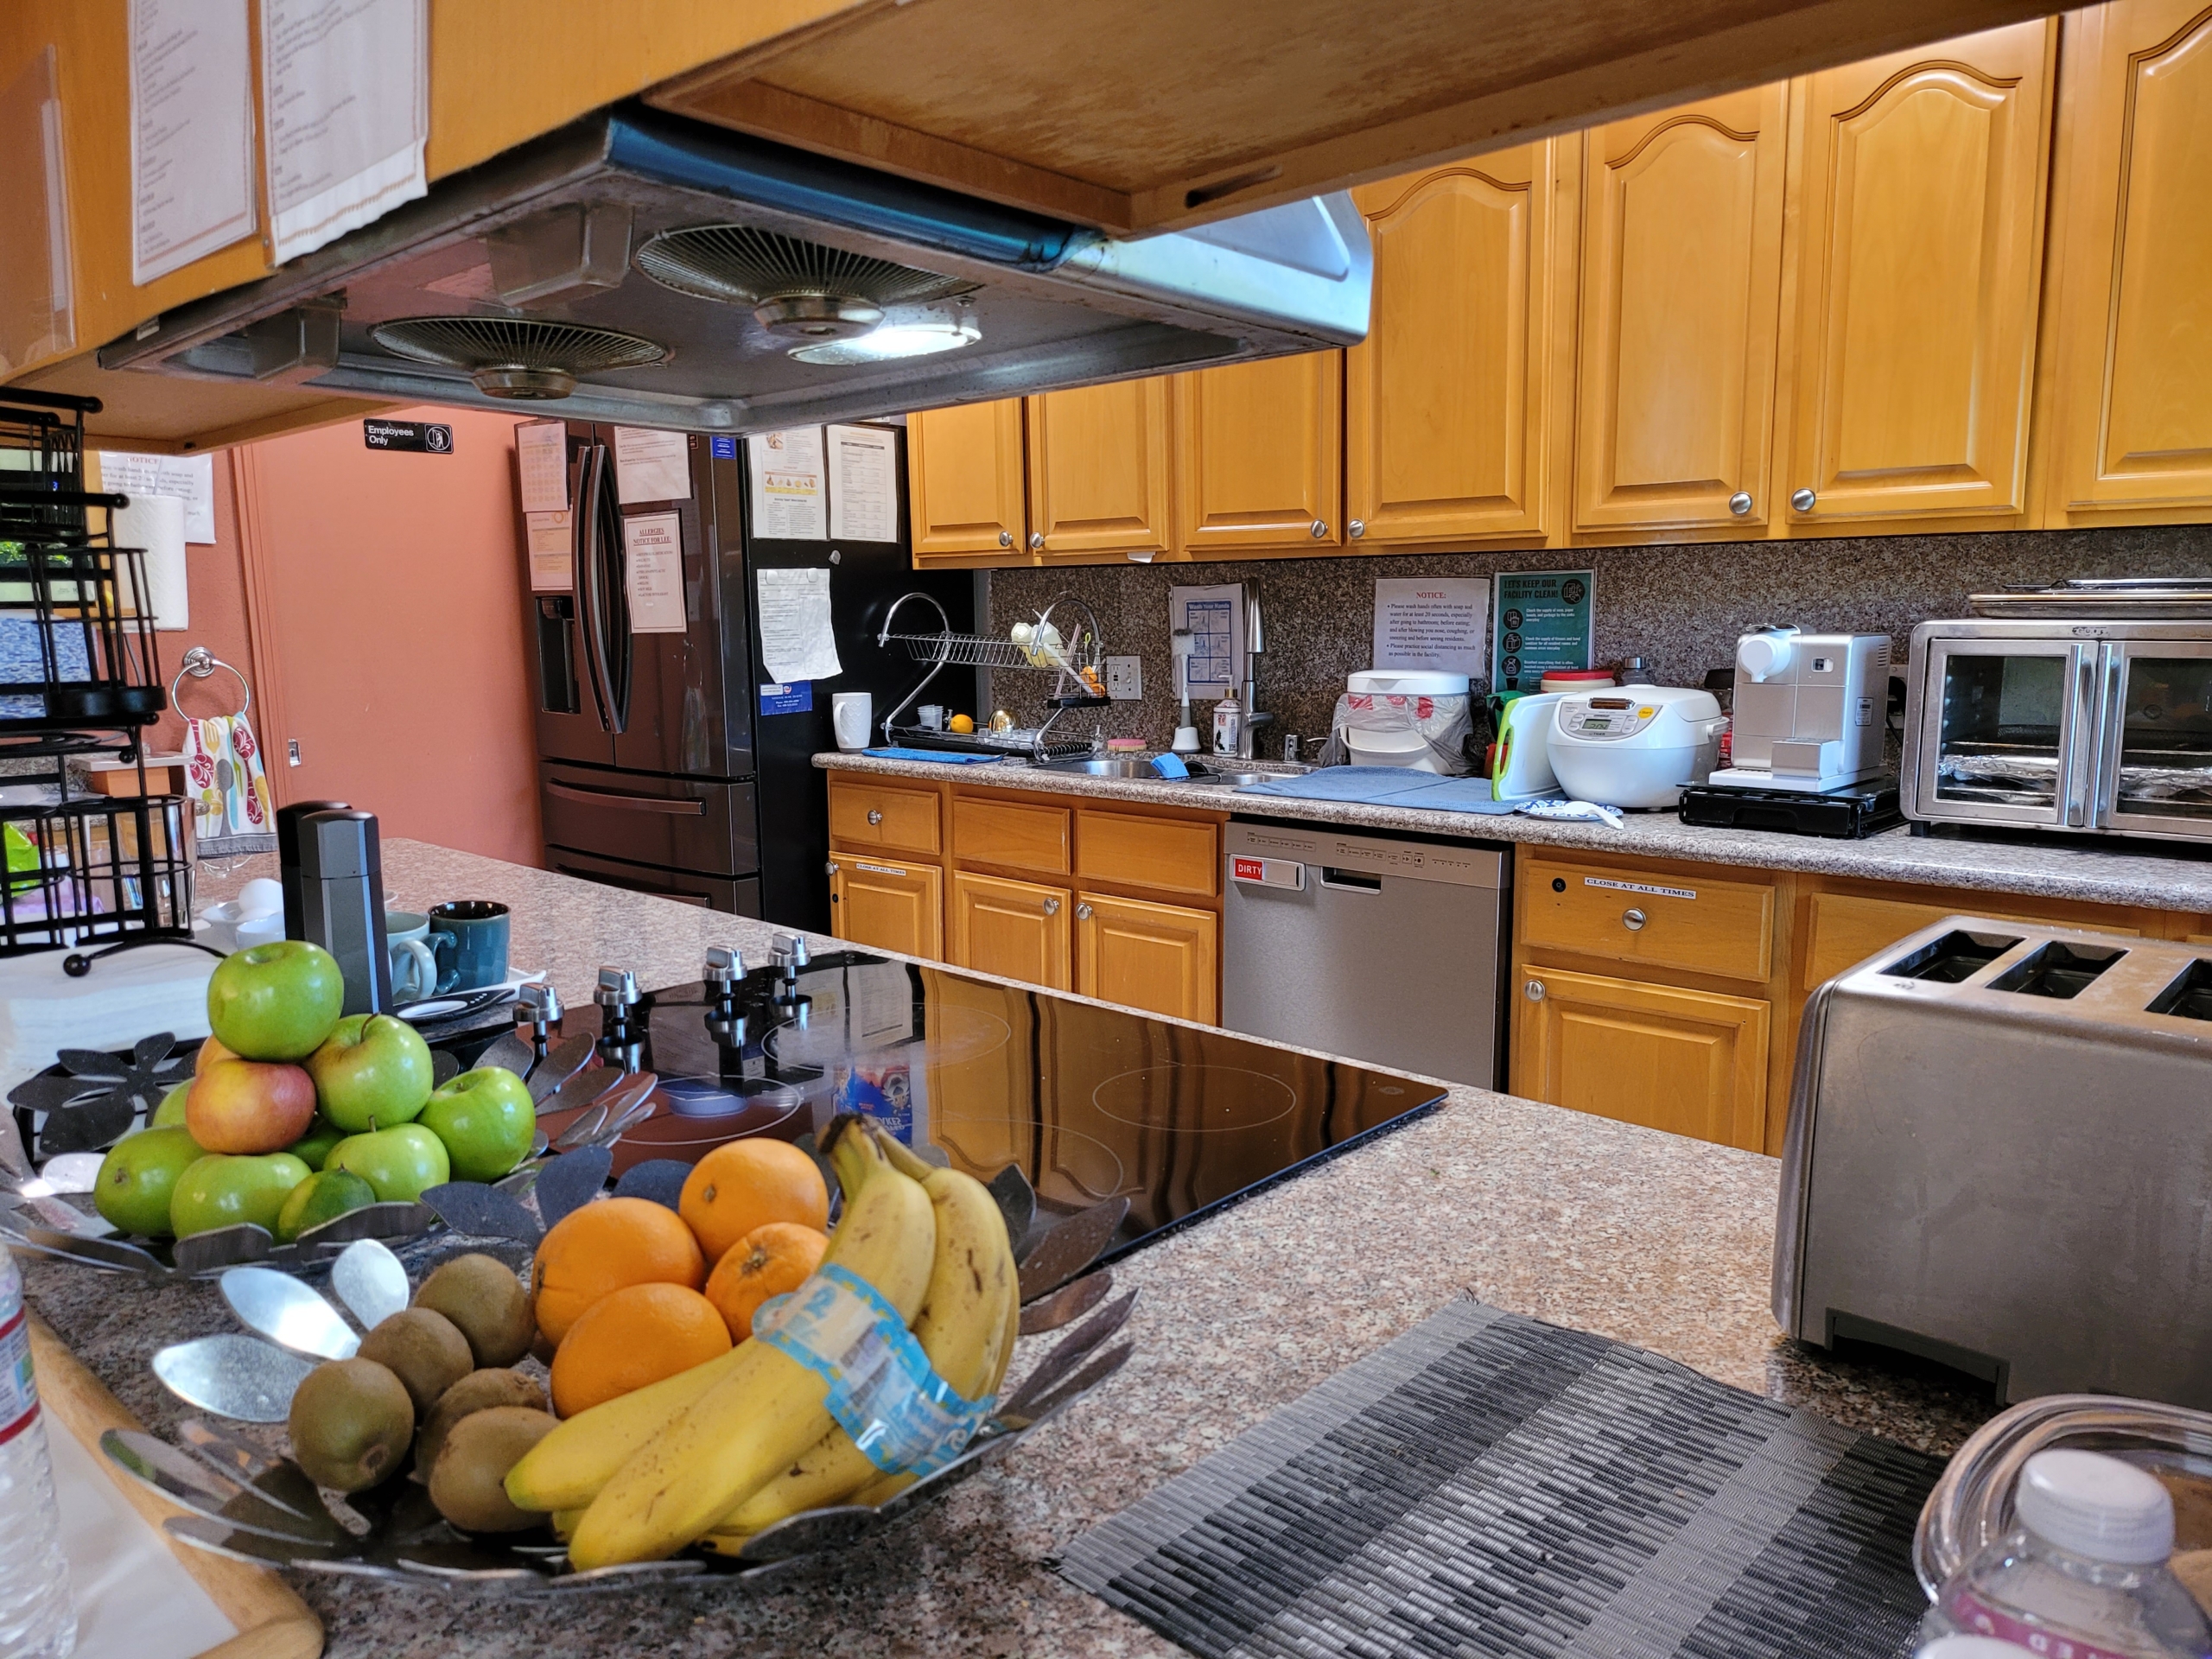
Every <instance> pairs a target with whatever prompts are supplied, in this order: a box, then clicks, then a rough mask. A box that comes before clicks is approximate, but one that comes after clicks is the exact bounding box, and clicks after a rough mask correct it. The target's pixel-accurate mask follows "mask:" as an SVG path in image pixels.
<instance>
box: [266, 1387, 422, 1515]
mask: <svg viewBox="0 0 2212 1659" xmlns="http://www.w3.org/2000/svg"><path fill="white" fill-rule="evenodd" d="M287 1427H289V1430H290V1432H291V1436H292V1459H293V1461H295V1462H296V1463H297V1464H298V1465H300V1467H301V1468H302V1469H304V1470H305V1471H307V1473H308V1478H309V1479H311V1480H313V1481H314V1482H315V1484H317V1485H318V1486H327V1487H329V1488H331V1489H332V1490H333V1491H340V1492H359V1491H366V1490H367V1489H368V1488H369V1487H372V1486H373V1485H375V1484H377V1483H378V1482H379V1481H381V1480H384V1479H385V1478H388V1477H389V1476H391V1474H393V1473H394V1472H395V1471H397V1469H398V1468H399V1466H400V1465H401V1464H402V1463H404V1461H405V1460H406V1456H407V1443H408V1441H410V1440H412V1439H413V1438H414V1435H415V1402H414V1401H413V1400H411V1399H410V1398H409V1397H408V1393H407V1385H406V1384H405V1383H402V1382H401V1381H400V1380H399V1378H398V1377H397V1376H395V1375H394V1374H393V1373H392V1372H391V1370H390V1369H388V1368H387V1367H385V1366H383V1365H380V1364H378V1363H377V1362H376V1361H375V1360H372V1359H360V1358H354V1359H334V1360H331V1361H329V1362H327V1363H324V1364H321V1365H318V1366H316V1367H315V1370H312V1371H309V1372H308V1374H307V1376H306V1378H305V1380H303V1381H302V1383H301V1384H300V1386H299V1388H298V1389H296V1391H295V1392H294V1393H293V1395H292V1410H291V1416H290V1419H289V1423H288V1425H287Z"/></svg>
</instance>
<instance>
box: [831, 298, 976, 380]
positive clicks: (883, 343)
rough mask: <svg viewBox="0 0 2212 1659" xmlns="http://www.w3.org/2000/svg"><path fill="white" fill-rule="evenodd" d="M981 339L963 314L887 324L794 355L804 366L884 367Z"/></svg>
mask: <svg viewBox="0 0 2212 1659" xmlns="http://www.w3.org/2000/svg"><path fill="white" fill-rule="evenodd" d="M982 337H983V331H982V329H981V328H979V327H976V319H975V317H974V316H973V315H971V314H969V313H968V312H965V311H963V312H962V313H960V314H959V315H957V316H949V317H946V316H922V317H917V318H914V319H912V320H905V319H902V320H899V321H888V322H886V323H884V324H883V325H882V326H881V327H879V328H875V329H873V330H871V331H870V332H868V334H861V335H860V336H858V337H857V338H855V339H853V340H825V341H823V343H822V344H820V345H817V346H794V347H793V348H792V350H791V355H792V356H793V357H795V358H797V359H798V360H799V361H800V362H802V363H819V364H824V365H829V366H830V367H833V368H834V367H838V366H841V365H851V364H855V363H885V362H889V361H890V360H891V359H894V358H900V357H929V356H931V355H933V354H934V353H938V352H950V351H957V350H958V349H959V348H960V347H961V346H972V345H974V344H975V343H976V341H977V340H981V339H982Z"/></svg>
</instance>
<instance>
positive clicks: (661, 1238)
mask: <svg viewBox="0 0 2212 1659" xmlns="http://www.w3.org/2000/svg"><path fill="white" fill-rule="evenodd" d="M706 1276H707V1263H706V1261H705V1259H704V1258H703V1257H702V1256H701V1255H700V1254H699V1242H698V1240H696V1239H695V1238H693V1237H692V1236H691V1230H690V1228H689V1227H686V1226H685V1225H684V1224H683V1221H682V1220H681V1219H680V1218H679V1217H677V1215H676V1214H675V1212H674V1211H671V1210H670V1209H669V1208H668V1207H667V1206H666V1205H658V1204H655V1203H654V1202H653V1201H652V1199H650V1198H598V1199H594V1201H593V1202H592V1203H590V1204H587V1205H581V1206H579V1207H578V1208H576V1209H574V1210H571V1211H569V1213H568V1214H567V1215H565V1216H563V1217H561V1219H560V1220H558V1221H556V1222H555V1223H554V1224H553V1227H552V1230H550V1232H548V1233H547V1234H546V1235H545V1236H544V1238H543V1240H541V1241H540V1242H539V1243H538V1246H537V1268H536V1270H535V1272H534V1273H533V1274H532V1282H533V1283H534V1284H535V1286H536V1287H537V1328H538V1329H539V1330H540V1331H543V1332H544V1333H545V1334H546V1336H547V1337H548V1338H550V1339H551V1340H553V1341H554V1342H556V1343H557V1342H560V1341H561V1340H563V1338H566V1337H567V1336H568V1334H569V1327H571V1326H572V1325H575V1322H576V1320H577V1319H578V1318H579V1317H580V1316H581V1315H582V1313H583V1311H584V1310H585V1309H586V1308H588V1307H589V1306H591V1305H592V1304H593V1303H594V1302H595V1301H597V1300H599V1299H600V1298H601V1297H602V1296H605V1295H607V1294H610V1293H612V1292H614V1291H618V1290H620V1289H623V1288H624V1287H626V1286H630V1285H649V1284H659V1285H681V1286H682V1287H683V1288H684V1289H686V1290H693V1291H696V1290H697V1289H698V1288H699V1285H700V1282H701V1281H702V1280H703V1279H705V1277H706Z"/></svg>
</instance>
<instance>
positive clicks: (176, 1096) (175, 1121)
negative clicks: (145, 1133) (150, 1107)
mask: <svg viewBox="0 0 2212 1659" xmlns="http://www.w3.org/2000/svg"><path fill="white" fill-rule="evenodd" d="M191 1092H192V1079H191V1078H189V1077H187V1078H186V1079H185V1080H184V1081H183V1082H182V1083H180V1084H177V1086H176V1087H175V1088H174V1089H172V1090H169V1091H168V1093H167V1094H166V1095H163V1096H162V1103H161V1104H160V1105H158V1106H156V1107H155V1108H154V1115H153V1116H151V1117H149V1118H148V1119H147V1120H146V1127H147V1128H149V1129H181V1128H183V1127H184V1097H185V1096H187V1095H188V1094H190V1093H191Z"/></svg>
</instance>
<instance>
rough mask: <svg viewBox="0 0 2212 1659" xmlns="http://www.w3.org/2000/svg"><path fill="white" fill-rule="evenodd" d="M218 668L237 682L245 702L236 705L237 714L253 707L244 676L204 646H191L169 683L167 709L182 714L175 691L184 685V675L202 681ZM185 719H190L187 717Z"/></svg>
mask: <svg viewBox="0 0 2212 1659" xmlns="http://www.w3.org/2000/svg"><path fill="white" fill-rule="evenodd" d="M217 669H224V670H226V671H228V672H229V673H230V674H231V676H232V677H233V678H235V679H236V680H237V681H238V690H239V691H240V692H241V693H242V694H243V695H244V696H245V702H242V703H240V704H239V705H238V714H240V715H244V714H245V713H246V712H247V711H248V710H249V709H251V708H252V707H253V688H252V687H251V685H248V684H247V683H246V679H245V675H243V674H241V673H239V672H238V670H236V669H235V668H232V667H231V665H230V664H228V663H226V662H225V661H224V660H223V659H222V658H219V657H218V656H217V655H216V654H215V653H214V652H212V651H210V650H208V649H207V646H205V645H194V646H193V647H192V648H191V649H190V650H189V651H188V652H185V653H184V660H183V661H182V662H181V663H180V664H177V671H176V674H175V677H173V678H172V679H171V680H170V681H169V707H170V708H172V709H176V711H177V712H178V713H179V714H183V713H184V710H183V709H181V708H180V707H179V706H178V704H177V700H176V689H177V687H179V686H181V685H182V684H183V683H184V677H185V676H186V675H188V674H189V675H191V676H192V677H193V678H194V679H195V680H204V679H206V678H207V677H209V676H210V675H212V674H213V673H214V671H216V670H217ZM186 717H187V718H188V719H189V718H190V716H189V715H188V716H186Z"/></svg>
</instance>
